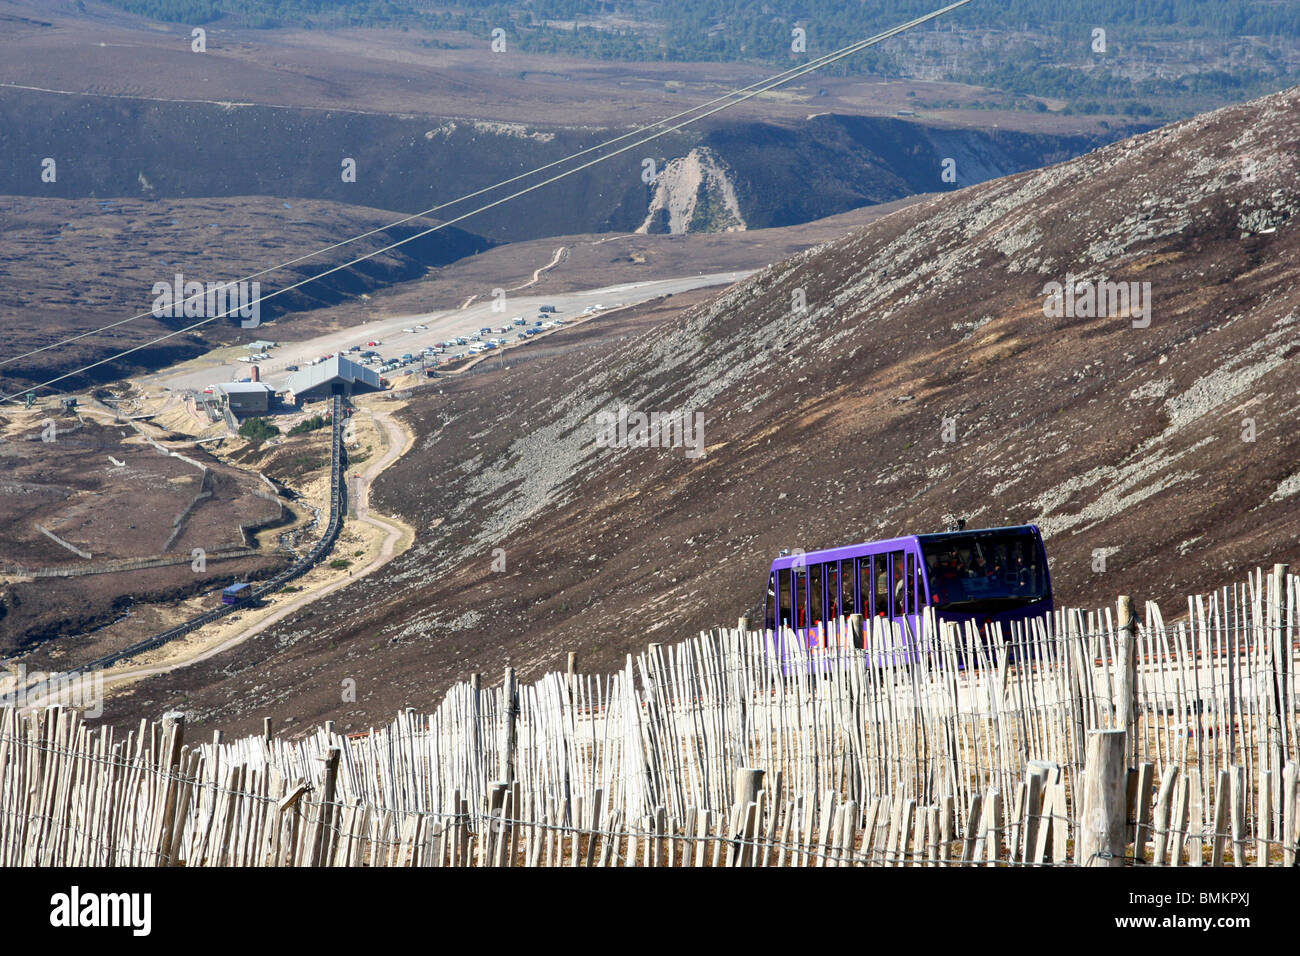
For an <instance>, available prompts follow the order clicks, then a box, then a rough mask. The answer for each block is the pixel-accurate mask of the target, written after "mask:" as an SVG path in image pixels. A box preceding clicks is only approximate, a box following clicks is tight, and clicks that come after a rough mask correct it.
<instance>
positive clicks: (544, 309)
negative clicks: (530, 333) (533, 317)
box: [537, 305, 560, 312]
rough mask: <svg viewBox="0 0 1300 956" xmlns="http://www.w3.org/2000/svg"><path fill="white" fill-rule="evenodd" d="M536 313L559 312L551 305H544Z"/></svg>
mask: <svg viewBox="0 0 1300 956" xmlns="http://www.w3.org/2000/svg"><path fill="white" fill-rule="evenodd" d="M537 311H538V312H559V311H560V310H559V309H557V308H556V307H555V306H553V305H544V306H542V307H541V308H539V309H538V310H537Z"/></svg>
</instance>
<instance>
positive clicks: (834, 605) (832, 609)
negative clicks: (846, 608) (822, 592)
mask: <svg viewBox="0 0 1300 956" xmlns="http://www.w3.org/2000/svg"><path fill="white" fill-rule="evenodd" d="M843 613H844V612H843V611H841V610H840V566H839V564H837V563H836V562H834V561H831V562H828V563H827V565H826V620H828V621H833V620H835V619H836V618H837V617H839V616H840V615H841V614H843Z"/></svg>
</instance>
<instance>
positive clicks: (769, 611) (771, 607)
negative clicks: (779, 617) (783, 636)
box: [763, 574, 776, 631]
mask: <svg viewBox="0 0 1300 956" xmlns="http://www.w3.org/2000/svg"><path fill="white" fill-rule="evenodd" d="M763 610H764V614H763V616H764V618H765V620H764V622H763V626H764V627H765V628H767V629H768V630H769V631H771V630H775V629H776V575H775V574H769V575H768V576H767V600H766V601H764V602H763Z"/></svg>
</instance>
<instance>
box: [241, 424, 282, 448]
mask: <svg viewBox="0 0 1300 956" xmlns="http://www.w3.org/2000/svg"><path fill="white" fill-rule="evenodd" d="M279 434H280V429H278V428H277V427H276V426H274V425H272V424H271V423H270V422H268V421H267V420H266V419H265V418H250V419H249V420H248V421H246V422H244V424H242V425H240V426H239V437H240V438H247V439H248V440H249V441H250V442H252V443H253V444H254V445H260V444H262V442H264V441H266V440H267V439H268V438H274V437H276V436H277V435H279Z"/></svg>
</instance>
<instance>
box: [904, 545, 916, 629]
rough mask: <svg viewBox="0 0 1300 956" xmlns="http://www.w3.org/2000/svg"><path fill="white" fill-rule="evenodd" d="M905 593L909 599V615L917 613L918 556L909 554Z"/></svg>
mask: <svg viewBox="0 0 1300 956" xmlns="http://www.w3.org/2000/svg"><path fill="white" fill-rule="evenodd" d="M903 593H904V594H905V595H906V598H907V613H908V614H915V613H916V555H914V554H912V552H910V551H909V552H907V578H906V580H905V582H904V584H903Z"/></svg>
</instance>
